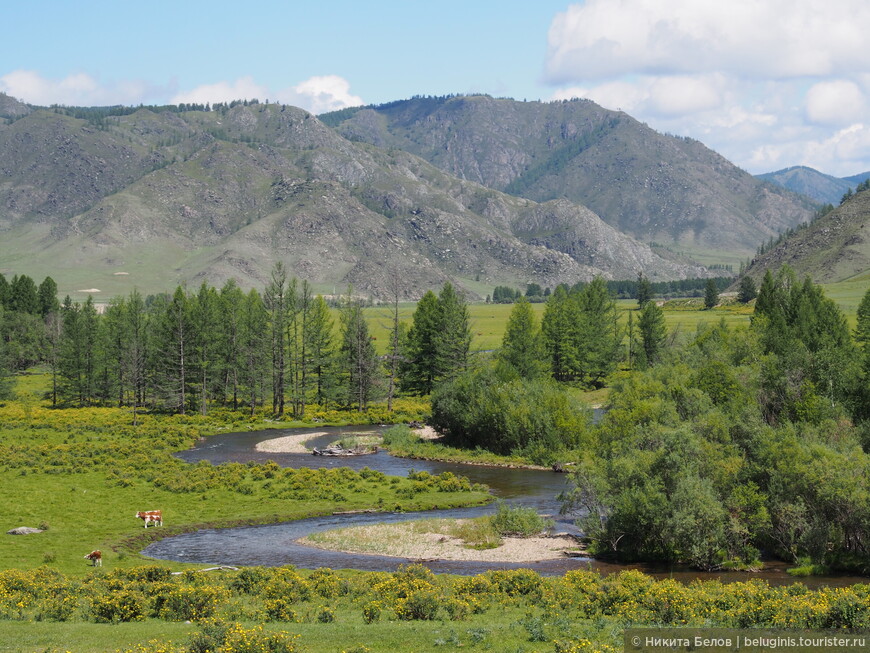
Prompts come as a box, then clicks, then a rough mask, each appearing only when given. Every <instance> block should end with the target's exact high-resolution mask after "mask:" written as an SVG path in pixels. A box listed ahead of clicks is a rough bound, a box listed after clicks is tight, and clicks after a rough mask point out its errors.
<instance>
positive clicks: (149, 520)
mask: <svg viewBox="0 0 870 653" xmlns="http://www.w3.org/2000/svg"><path fill="white" fill-rule="evenodd" d="M136 517H138V518H139V519H141V520H142V521H144V522H145V528H148V525H149V524H154V525H155V526H163V511H162V510H140V511H139V512H137V513H136Z"/></svg>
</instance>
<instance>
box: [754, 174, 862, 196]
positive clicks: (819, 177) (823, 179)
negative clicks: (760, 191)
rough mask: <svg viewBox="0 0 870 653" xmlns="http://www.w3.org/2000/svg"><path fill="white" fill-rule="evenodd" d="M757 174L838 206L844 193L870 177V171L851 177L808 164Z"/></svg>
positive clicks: (792, 189) (791, 189)
mask: <svg viewBox="0 0 870 653" xmlns="http://www.w3.org/2000/svg"><path fill="white" fill-rule="evenodd" d="M756 176H757V177H758V178H759V179H761V180H764V181H769V182H771V183H774V184H777V185H778V186H782V187H783V188H786V189H788V190H790V191H793V192H795V193H800V194H801V195H806V196H807V197H809V198H811V199H812V200H814V201H816V202H818V203H819V204H832V205H834V206H837V205H838V204H839V203H840V200H841V199H842V198H843V195H845V194H846V193H847V192H848V191H849V190H855V187H856V186H858V184H860V183H861V182H863V181H865V180H866V179H868V178H870V172H864V173H861V174H857V175H852V176H851V177H834V176H832V175H826V174H825V173H823V172H819V171H818V170H814V169H813V168H808V167H807V166H792V167H790V168H784V169H782V170H777V171H776V172H767V173H764V174H761V175H756Z"/></svg>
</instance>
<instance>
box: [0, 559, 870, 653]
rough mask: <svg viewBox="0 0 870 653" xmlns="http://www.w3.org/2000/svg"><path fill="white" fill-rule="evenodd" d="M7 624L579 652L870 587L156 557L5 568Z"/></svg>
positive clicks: (66, 632)
mask: <svg viewBox="0 0 870 653" xmlns="http://www.w3.org/2000/svg"><path fill="white" fill-rule="evenodd" d="M187 622H190V623H187ZM0 626H2V627H0V650H16V651H41V652H44V653H55V652H61V651H73V652H74V653H96V652H105V651H125V652H126V651H129V652H130V653H202V652H204V651H213V652H214V653H254V652H262V653H266V652H271V653H275V652H278V653H290V652H300V653H320V652H324V653H325V652H327V651H329V652H335V651H347V652H348V653H349V652H350V651H356V652H357V653H361V652H365V651H368V652H372V653H375V652H381V651H397V650H398V651H413V652H420V651H439V650H454V649H456V648H463V649H467V650H471V651H508V652H519V651H524V652H527V653H531V652H533V651H535V652H541V653H542V652H547V651H549V652H553V653H579V652H581V651H618V650H621V649H622V632H623V630H624V629H625V628H626V627H629V626H689V627H708V628H714V627H725V628H787V629H793V628H800V629H807V628H808V629H859V630H866V629H867V628H868V627H870V587H868V586H867V585H854V586H852V587H848V588H837V589H828V588H825V589H820V590H815V591H811V590H808V589H807V588H806V587H804V586H803V585H801V584H795V585H791V586H786V587H770V586H769V585H768V584H767V583H765V582H762V581H750V582H745V583H730V584H723V583H721V582H718V581H705V582H694V583H692V584H690V585H683V584H681V583H679V582H677V581H674V580H671V579H666V580H659V581H656V580H653V579H652V578H651V577H649V576H646V575H644V574H642V573H640V572H637V571H625V572H621V573H619V574H614V575H611V576H607V577H602V576H600V575H599V574H598V573H596V572H592V571H585V570H578V571H571V572H568V573H566V574H565V575H564V576H561V577H549V578H548V577H541V576H539V575H538V574H536V573H534V572H533V571H530V570H528V569H516V570H495V571H489V572H486V573H484V574H480V575H477V576H470V577H458V576H448V575H440V576H436V575H434V574H432V573H431V572H430V571H429V570H428V569H426V568H425V567H422V566H420V565H408V566H405V567H402V568H400V569H399V570H398V571H396V572H393V573H387V572H376V573H361V572H352V571H333V570H330V569H318V570H314V571H306V570H297V569H294V568H292V567H280V568H262V567H250V568H244V569H241V570H239V571H220V572H209V573H197V572H195V571H188V572H186V573H184V574H181V575H177V576H173V575H171V574H170V572H169V570H168V569H167V568H165V567H161V566H156V565H153V566H140V567H135V568H131V569H113V570H106V569H102V570H94V571H93V572H91V573H89V574H87V575H85V576H68V575H64V574H60V573H58V572H56V571H53V570H51V569H49V568H47V567H42V568H39V569H35V570H31V571H26V572H24V571H16V570H6V571H2V572H0Z"/></svg>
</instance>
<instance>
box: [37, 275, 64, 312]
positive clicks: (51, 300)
mask: <svg viewBox="0 0 870 653" xmlns="http://www.w3.org/2000/svg"><path fill="white" fill-rule="evenodd" d="M36 297H37V305H38V306H39V314H40V315H42V317H43V318H44V317H46V316H47V315H48V314H49V313H57V312H58V311H59V310H60V302H59V301H58V300H57V284H56V283H55V282H54V279H52V278H51V277H46V278H45V279H43V280H42V283H41V284H39V288H38V289H37V291H36Z"/></svg>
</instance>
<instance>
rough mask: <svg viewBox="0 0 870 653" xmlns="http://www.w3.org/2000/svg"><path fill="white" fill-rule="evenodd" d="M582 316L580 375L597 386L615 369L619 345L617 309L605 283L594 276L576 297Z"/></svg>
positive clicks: (600, 278)
mask: <svg viewBox="0 0 870 653" xmlns="http://www.w3.org/2000/svg"><path fill="white" fill-rule="evenodd" d="M577 302H578V306H579V309H580V313H581V315H582V320H581V321H580V327H581V331H580V333H579V339H578V345H579V347H580V352H579V354H578V356H577V358H578V359H579V360H580V366H581V370H582V378H583V380H584V382H585V383H587V384H589V385H592V386H594V387H600V386H601V385H602V384H603V382H604V378H605V377H607V376H608V375H609V374H610V373H612V372H613V371H614V370H615V369H616V363H617V361H618V360H619V358H620V347H621V345H622V329H620V328H619V311H618V310H617V307H616V301H614V299H613V297H611V295H610V291H609V290H608V288H607V282H606V281H605V280H604V279H603V278H602V277H595V279H593V280H592V281H591V283H589V284H587V285H586V286H585V287H584V288H583V290H581V291H580V293H579V294H578V296H577Z"/></svg>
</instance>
